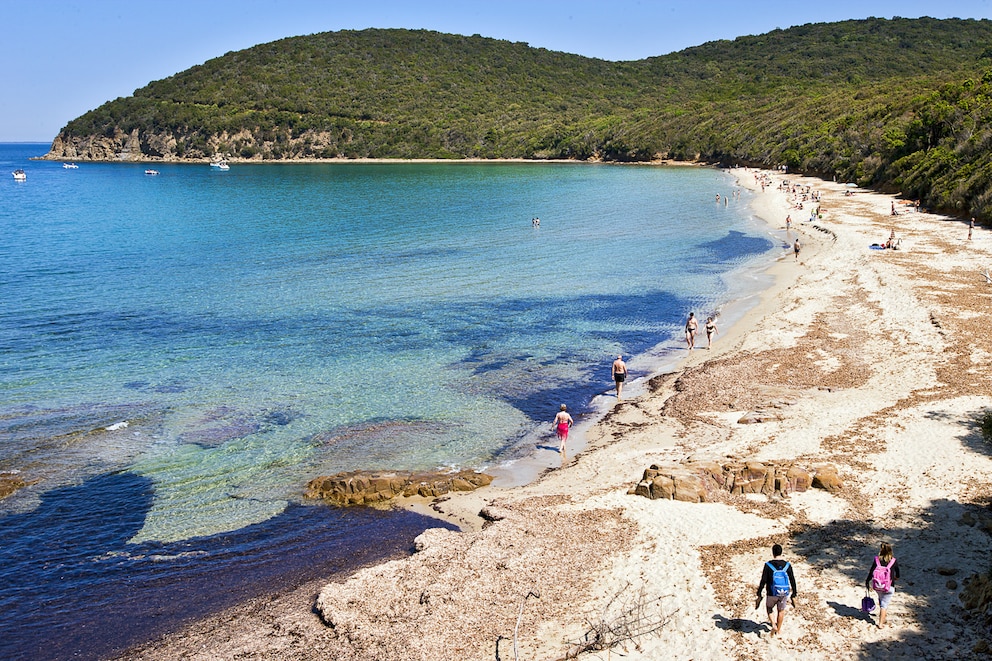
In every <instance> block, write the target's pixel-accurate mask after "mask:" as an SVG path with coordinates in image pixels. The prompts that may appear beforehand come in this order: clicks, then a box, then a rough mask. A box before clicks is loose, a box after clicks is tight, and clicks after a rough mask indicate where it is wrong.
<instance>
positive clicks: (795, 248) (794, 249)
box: [792, 237, 802, 262]
mask: <svg viewBox="0 0 992 661" xmlns="http://www.w3.org/2000/svg"><path fill="white" fill-rule="evenodd" d="M800 250H802V246H801V245H799V237H796V242H795V243H793V244H792V252H794V253H796V261H797V262H798V261H799V251H800Z"/></svg>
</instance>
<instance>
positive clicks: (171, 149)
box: [43, 128, 351, 162]
mask: <svg viewBox="0 0 992 661" xmlns="http://www.w3.org/2000/svg"><path fill="white" fill-rule="evenodd" d="M350 141H351V132H350V131H347V130H343V131H340V132H336V133H331V132H330V131H305V132H303V133H300V134H299V135H298V136H296V137H291V136H290V135H288V134H287V133H285V132H280V133H276V134H272V132H268V133H266V132H263V131H261V130H257V131H247V130H244V131H239V132H236V133H228V132H226V131H225V132H223V133H219V134H216V135H211V136H209V137H207V138H203V137H202V136H201V135H199V134H190V135H177V134H175V133H173V132H171V131H161V132H151V131H140V130H139V129H134V130H132V131H131V132H130V133H126V132H124V131H122V130H120V129H119V128H114V129H113V131H112V132H108V133H107V134H104V135H74V134H72V133H71V132H68V131H63V132H62V133H60V134H59V135H58V137H56V138H55V140H53V141H52V146H51V147H50V148H49V150H48V153H47V154H45V156H44V157H43V158H44V159H46V160H51V161H68V160H72V161H132V162H140V161H174V162H182V161H202V160H205V159H210V158H217V157H223V158H227V159H237V160H242V161H268V160H297V159H322V158H338V157H340V156H341V154H340V150H339V146H340V145H342V144H347V143H349V142H350Z"/></svg>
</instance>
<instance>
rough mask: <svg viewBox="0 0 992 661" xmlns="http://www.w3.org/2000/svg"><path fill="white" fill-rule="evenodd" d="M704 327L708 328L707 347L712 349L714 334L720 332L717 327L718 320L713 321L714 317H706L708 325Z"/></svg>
mask: <svg viewBox="0 0 992 661" xmlns="http://www.w3.org/2000/svg"><path fill="white" fill-rule="evenodd" d="M704 328H705V329H706V348H707V349H712V348H713V336H714V335H716V334H717V333H719V332H720V331H718V330H717V328H716V322H715V321H713V317H707V318H706V325H705V326H704Z"/></svg>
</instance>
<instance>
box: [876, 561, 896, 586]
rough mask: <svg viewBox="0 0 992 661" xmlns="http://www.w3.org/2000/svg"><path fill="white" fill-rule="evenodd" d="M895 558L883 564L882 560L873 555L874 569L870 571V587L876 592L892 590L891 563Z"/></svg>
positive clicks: (893, 562)
mask: <svg viewBox="0 0 992 661" xmlns="http://www.w3.org/2000/svg"><path fill="white" fill-rule="evenodd" d="M895 562H896V559H895V558H892V559H891V560H889V564H887V565H883V564H882V561H881V560H879V559H878V556H877V555H876V556H875V571H873V572H872V573H871V587H872V589H873V590H876V591H878V592H892V572H891V569H892V565H894V564H895Z"/></svg>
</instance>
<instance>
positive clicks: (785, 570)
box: [758, 544, 799, 636]
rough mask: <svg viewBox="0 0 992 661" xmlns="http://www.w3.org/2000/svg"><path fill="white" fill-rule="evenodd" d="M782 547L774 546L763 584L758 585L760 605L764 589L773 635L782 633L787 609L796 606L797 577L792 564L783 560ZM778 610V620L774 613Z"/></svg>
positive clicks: (762, 580) (797, 592) (763, 570)
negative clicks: (790, 605)
mask: <svg viewBox="0 0 992 661" xmlns="http://www.w3.org/2000/svg"><path fill="white" fill-rule="evenodd" d="M781 555H782V545H781V544H775V545H774V546H772V559H771V560H769V561H768V562H766V563H765V566H764V569H762V571H761V583H759V584H758V604H760V603H761V591H762V590H763V589H764V590H765V591H766V594H765V609H767V611H768V621H769V622H770V623H771V625H772V635H773V636H774V635H776V634H779V633H782V622H783V621H784V620H785V609H786V608H788V607H789V603H790V602H791V603H792V606H793V607H795V605H796V595H797V594H799V591H798V590H797V589H796V577H795V576H794V575H793V573H792V564H791V563H789V562H788V561H786V560H783V559H782V558H781V557H779V556H781ZM775 609H778V618H777V619H776V618H775V617H773V616H772V613H773V612H774V611H775Z"/></svg>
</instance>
